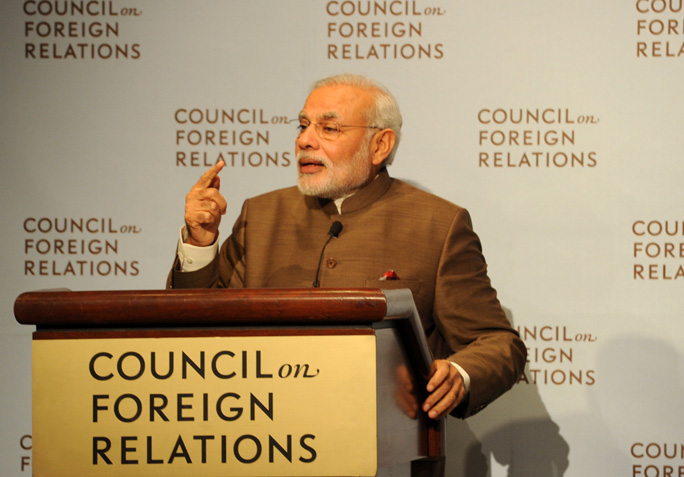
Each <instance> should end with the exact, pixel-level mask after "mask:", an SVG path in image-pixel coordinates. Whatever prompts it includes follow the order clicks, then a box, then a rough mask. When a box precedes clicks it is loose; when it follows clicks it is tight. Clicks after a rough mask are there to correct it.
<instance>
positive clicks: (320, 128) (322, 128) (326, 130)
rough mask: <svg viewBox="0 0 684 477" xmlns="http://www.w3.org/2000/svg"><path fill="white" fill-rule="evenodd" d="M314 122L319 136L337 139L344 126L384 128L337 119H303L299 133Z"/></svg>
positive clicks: (298, 127) (299, 126)
mask: <svg viewBox="0 0 684 477" xmlns="http://www.w3.org/2000/svg"><path fill="white" fill-rule="evenodd" d="M312 124H313V125H314V126H315V127H316V133H317V134H318V137H320V138H321V139H328V140H334V139H337V138H338V137H339V136H340V133H341V132H342V128H364V129H382V128H379V127H377V126H351V125H348V124H340V123H338V122H336V121H321V122H320V123H316V122H306V121H302V122H300V123H299V125H298V126H297V129H298V130H299V133H298V134H302V133H303V132H304V131H306V130H307V128H308V127H309V126H310V125H312Z"/></svg>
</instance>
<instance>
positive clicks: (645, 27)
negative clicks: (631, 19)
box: [636, 0, 684, 58]
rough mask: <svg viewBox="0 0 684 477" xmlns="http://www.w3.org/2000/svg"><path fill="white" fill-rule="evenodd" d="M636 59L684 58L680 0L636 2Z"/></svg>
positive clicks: (682, 4)
mask: <svg viewBox="0 0 684 477" xmlns="http://www.w3.org/2000/svg"><path fill="white" fill-rule="evenodd" d="M636 12H637V20H636V34H637V42H636V56H637V58H682V57H684V15H682V14H683V13H684V0H637V1H636Z"/></svg>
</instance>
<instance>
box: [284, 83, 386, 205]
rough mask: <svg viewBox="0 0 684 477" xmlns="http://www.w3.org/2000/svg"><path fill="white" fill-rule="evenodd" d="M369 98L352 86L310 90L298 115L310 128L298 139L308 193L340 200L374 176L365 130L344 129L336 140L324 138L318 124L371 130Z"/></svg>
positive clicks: (300, 167)
mask: <svg viewBox="0 0 684 477" xmlns="http://www.w3.org/2000/svg"><path fill="white" fill-rule="evenodd" d="M370 105H371V98H370V95H369V94H368V93H367V92H365V91H362V90H359V89H357V88H354V87H351V86H326V87H322V88H318V89H315V90H314V91H312V92H311V94H310V95H309V97H308V98H307V100H306V103H304V108H303V109H302V111H301V113H300V114H299V121H300V125H305V126H306V125H308V127H306V128H305V129H304V130H302V131H301V132H300V134H299V136H298V137H297V140H296V141H295V152H296V153H297V170H298V172H299V179H298V181H297V186H298V187H299V190H300V191H301V192H302V193H303V194H305V195H312V196H316V197H323V198H327V199H338V198H340V197H344V196H346V195H348V194H350V193H353V192H355V191H356V190H358V189H360V188H361V187H363V186H364V185H366V184H367V183H368V182H370V180H371V179H372V178H373V176H375V173H376V172H377V167H376V166H374V165H373V164H372V161H371V155H370V152H369V145H370V135H369V134H368V131H369V130H368V129H366V128H345V127H342V128H341V130H340V134H339V136H337V137H336V138H334V139H327V138H322V137H320V136H319V133H318V131H317V130H316V126H315V124H314V123H319V124H320V123H323V122H325V121H334V122H336V123H338V124H340V125H342V126H345V125H351V126H367V124H366V120H365V119H364V117H363V112H364V111H365V110H366V109H367V108H369V107H370Z"/></svg>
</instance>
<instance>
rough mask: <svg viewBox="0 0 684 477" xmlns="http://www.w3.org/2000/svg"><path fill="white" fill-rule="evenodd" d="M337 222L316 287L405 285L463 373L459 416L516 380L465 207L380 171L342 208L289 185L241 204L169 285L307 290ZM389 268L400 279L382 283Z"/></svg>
mask: <svg viewBox="0 0 684 477" xmlns="http://www.w3.org/2000/svg"><path fill="white" fill-rule="evenodd" d="M336 220H337V221H340V222H341V223H342V225H343V227H344V228H343V229H342V232H341V233H340V235H339V238H338V239H333V240H332V241H331V242H330V243H329V244H328V246H327V248H326V250H325V256H324V257H323V265H322V267H321V272H320V283H321V287H329V288H345V287H349V288H357V287H368V288H390V287H391V288H410V289H411V291H412V292H413V297H414V300H415V302H416V307H417V309H418V313H419V315H420V317H421V321H422V324H423V328H424V330H425V335H426V337H427V341H428V344H429V346H430V348H431V350H432V353H433V355H434V357H435V358H443V359H450V360H452V361H454V362H456V363H458V364H459V365H460V366H462V367H463V368H464V369H465V370H466V372H467V373H468V374H469V375H470V379H471V382H470V397H469V400H468V402H467V403H465V406H459V408H458V409H457V410H456V415H459V416H461V417H467V416H469V415H471V414H474V413H476V412H478V411H479V410H481V409H482V408H484V407H485V406H486V405H487V404H488V403H489V402H491V401H493V400H494V399H496V398H497V397H498V396H499V395H501V394H502V393H504V392H505V391H506V390H508V389H509V388H510V387H511V386H513V384H515V383H516V382H517V380H518V377H519V376H520V374H521V373H522V371H523V368H524V365H525V358H526V348H525V346H524V344H523V343H522V341H521V340H520V339H519V338H518V335H517V333H516V332H515V331H514V330H513V329H512V328H511V326H510V323H509V322H508V319H507V318H506V316H505V314H504V312H503V310H502V308H501V306H500V304H499V301H498V300H497V297H496V291H495V290H494V289H493V288H492V287H491V285H490V281H489V278H488V277H487V265H486V263H485V260H484V257H483V255H482V250H481V246H480V241H479V239H478V237H477V235H476V234H475V232H473V229H472V224H471V221H470V216H469V215H468V212H467V211H466V210H465V209H463V208H461V207H458V206H456V205H454V204H452V203H450V202H448V201H446V200H444V199H441V198H439V197H437V196H434V195H432V194H429V193H427V192H424V191H421V190H419V189H417V188H415V187H413V186H411V185H408V184H406V183H405V182H402V181H399V180H396V179H391V178H390V177H389V175H388V174H387V172H386V171H385V170H383V171H381V172H380V174H379V175H378V177H377V178H376V180H374V181H373V182H372V183H371V184H370V185H368V186H367V187H366V188H364V189H363V190H361V191H359V192H357V193H356V194H355V195H353V196H352V197H350V198H348V199H346V200H345V201H344V202H343V205H342V213H341V214H338V212H337V208H336V206H335V204H334V202H332V201H327V200H319V199H316V198H312V197H305V196H303V195H302V194H301V193H300V192H299V191H298V190H297V188H296V187H291V188H287V189H282V190H277V191H274V192H270V193H267V194H264V195H261V196H259V197H255V198H253V199H249V200H247V201H245V203H244V205H243V208H242V213H241V214H240V217H239V218H238V220H237V222H236V223H235V225H234V227H233V233H232V235H231V236H230V237H229V238H228V240H226V241H225V242H224V243H223V245H222V247H221V252H220V254H219V257H217V259H216V260H214V262H213V263H212V264H211V265H209V266H207V267H205V268H204V269H202V270H199V271H197V272H190V273H181V272H179V271H177V264H176V266H174V269H173V270H172V272H171V274H170V275H169V282H168V285H169V287H174V288H204V287H231V288H240V287H247V288H263V287H285V288H293V287H311V286H312V283H313V280H314V277H315V275H316V268H317V264H318V259H319V254H320V251H321V248H322V247H323V244H324V243H325V241H326V239H327V238H328V230H329V229H330V226H331V224H332V223H333V222H334V221H336ZM389 270H394V271H395V273H396V274H397V275H398V277H399V280H396V281H381V280H379V279H380V277H382V276H383V274H385V273H386V272H387V271H389Z"/></svg>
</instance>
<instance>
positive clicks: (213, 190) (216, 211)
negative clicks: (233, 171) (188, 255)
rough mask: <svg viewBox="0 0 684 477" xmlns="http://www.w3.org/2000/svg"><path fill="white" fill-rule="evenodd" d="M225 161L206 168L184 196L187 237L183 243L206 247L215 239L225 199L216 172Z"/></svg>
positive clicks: (224, 209) (225, 205)
mask: <svg viewBox="0 0 684 477" xmlns="http://www.w3.org/2000/svg"><path fill="white" fill-rule="evenodd" d="M224 165H225V163H224V162H223V161H219V162H217V163H216V164H215V165H214V166H213V167H212V168H211V169H208V170H207V171H206V172H205V173H204V174H202V177H200V179H199V180H198V181H197V183H196V184H195V185H194V186H192V188H191V189H190V192H188V195H186V196H185V226H186V228H187V231H188V237H187V239H186V241H185V243H188V244H190V245H196V246H198V247H207V246H209V245H211V244H213V243H214V241H216V237H217V235H218V229H219V225H220V224H221V216H222V215H223V214H225V213H226V207H227V205H228V204H227V203H226V199H224V198H223V196H222V195H221V193H220V192H219V189H220V187H221V178H220V177H219V176H218V173H219V172H220V171H221V169H223V166H224Z"/></svg>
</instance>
